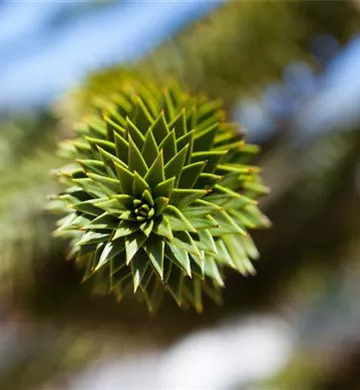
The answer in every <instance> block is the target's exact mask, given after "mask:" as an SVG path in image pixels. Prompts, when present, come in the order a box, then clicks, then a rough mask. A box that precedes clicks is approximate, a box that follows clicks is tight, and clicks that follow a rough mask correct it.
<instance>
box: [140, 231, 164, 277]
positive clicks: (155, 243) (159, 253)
mask: <svg viewBox="0 0 360 390" xmlns="http://www.w3.org/2000/svg"><path fill="white" fill-rule="evenodd" d="M164 248H165V241H164V240H161V239H160V238H151V239H149V240H147V241H146V243H145V245H144V250H145V252H146V254H147V255H148V256H149V259H150V262H151V265H152V266H153V268H154V270H155V272H156V273H157V274H158V275H159V277H160V279H161V280H162V279H163V276H164Z"/></svg>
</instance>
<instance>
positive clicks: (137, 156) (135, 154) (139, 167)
mask: <svg viewBox="0 0 360 390" xmlns="http://www.w3.org/2000/svg"><path fill="white" fill-rule="evenodd" d="M129 170H130V171H131V172H137V173H139V174H140V175H142V176H144V175H146V173H147V171H148V167H147V165H146V162H145V160H144V158H143V157H142V154H141V152H140V150H139V148H138V147H137V146H136V144H135V142H134V141H133V140H132V138H131V137H130V136H129Z"/></svg>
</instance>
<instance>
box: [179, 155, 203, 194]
mask: <svg viewBox="0 0 360 390" xmlns="http://www.w3.org/2000/svg"><path fill="white" fill-rule="evenodd" d="M205 165H206V161H199V162H196V163H193V164H190V165H186V166H185V167H184V168H183V170H182V171H181V175H180V180H179V185H178V187H179V188H186V189H190V188H193V187H194V185H195V183H196V181H197V179H198V177H199V176H200V173H201V172H202V170H203V169H204V167H205Z"/></svg>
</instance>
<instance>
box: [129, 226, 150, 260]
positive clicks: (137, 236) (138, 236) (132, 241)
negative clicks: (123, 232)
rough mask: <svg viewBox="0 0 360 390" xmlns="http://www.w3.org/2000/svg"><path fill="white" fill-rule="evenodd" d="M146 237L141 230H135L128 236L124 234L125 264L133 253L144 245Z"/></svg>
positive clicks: (131, 257)
mask: <svg viewBox="0 0 360 390" xmlns="http://www.w3.org/2000/svg"><path fill="white" fill-rule="evenodd" d="M146 240H147V237H146V235H145V234H144V233H142V232H141V231H137V232H135V233H134V234H131V235H130V236H125V249H126V264H130V262H131V260H132V259H133V257H134V255H135V254H136V253H137V251H138V250H139V249H140V248H141V247H142V246H143V245H144V243H145V241H146Z"/></svg>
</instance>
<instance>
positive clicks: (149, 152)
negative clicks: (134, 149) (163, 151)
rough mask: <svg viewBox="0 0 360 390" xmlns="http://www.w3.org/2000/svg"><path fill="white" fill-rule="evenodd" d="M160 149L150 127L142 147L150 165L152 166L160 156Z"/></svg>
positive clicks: (146, 160) (145, 158)
mask: <svg viewBox="0 0 360 390" xmlns="http://www.w3.org/2000/svg"><path fill="white" fill-rule="evenodd" d="M158 154H159V149H158V146H157V144H156V141H155V137H154V134H153V132H152V130H151V129H149V130H148V131H147V133H146V136H145V143H144V146H143V149H142V155H143V157H144V160H145V162H146V164H147V166H148V167H151V165H152V164H153V162H154V161H155V159H156V157H158Z"/></svg>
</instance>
